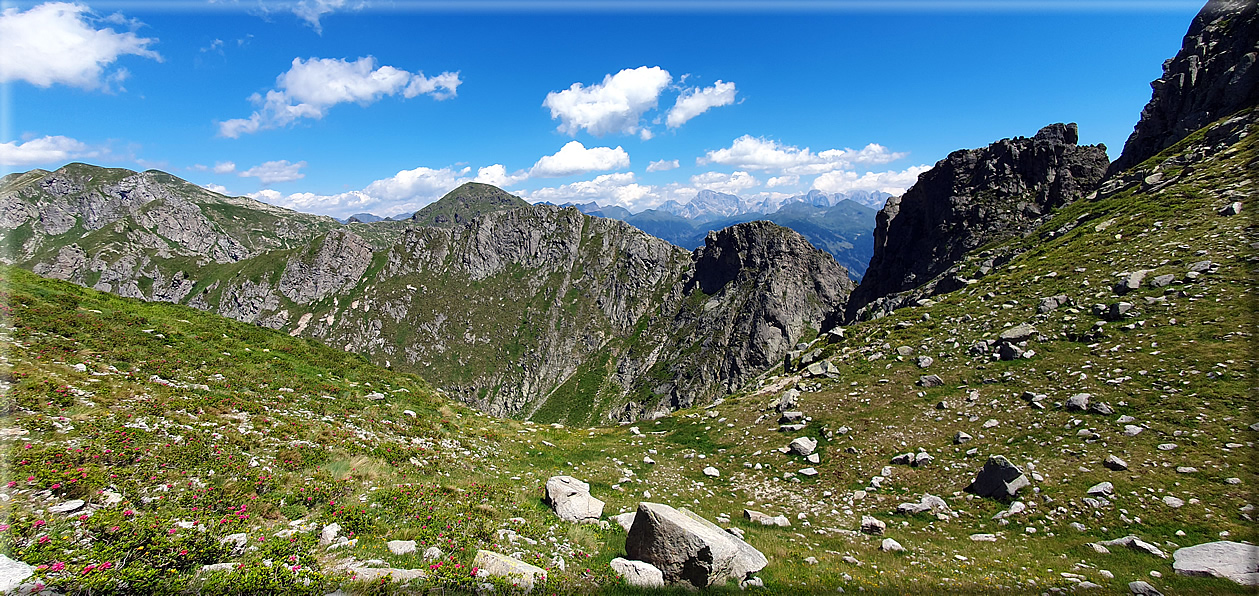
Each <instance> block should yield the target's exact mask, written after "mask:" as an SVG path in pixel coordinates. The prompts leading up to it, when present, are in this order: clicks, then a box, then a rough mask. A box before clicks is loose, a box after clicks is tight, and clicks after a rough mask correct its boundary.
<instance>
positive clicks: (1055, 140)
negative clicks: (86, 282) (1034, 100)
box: [847, 124, 1108, 320]
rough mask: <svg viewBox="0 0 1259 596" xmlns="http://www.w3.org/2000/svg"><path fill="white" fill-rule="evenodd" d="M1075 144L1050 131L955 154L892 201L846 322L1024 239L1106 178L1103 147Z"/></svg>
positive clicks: (1071, 128)
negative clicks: (995, 245)
mask: <svg viewBox="0 0 1259 596" xmlns="http://www.w3.org/2000/svg"><path fill="white" fill-rule="evenodd" d="M1078 139H1079V133H1078V130H1077V128H1076V125H1075V124H1051V125H1049V126H1046V127H1045V128H1042V129H1041V130H1040V132H1037V133H1036V136H1034V137H1032V138H1030V139H1029V138H1024V137H1015V138H1013V139H1003V140H1000V141H997V142H996V143H993V144H991V145H989V146H987V147H983V148H981V149H970V150H960V151H954V152H953V153H950V154H949V156H948V157H947V158H945V159H943V160H940V161H939V162H938V163H936V165H935V167H934V168H932V169H931V170H928V171H927V172H925V173H923V174H922V175H921V176H919V177H918V182H917V183H915V184H914V185H913V186H912V187H911V188H910V189H909V190H907V191H905V194H904V195H902V196H900V197H893V198H891V199H889V200H888V202H887V206H885V207H884V208H883V210H882V211H880V212H879V215H878V218H877V221H876V227H875V230H874V258H872V259H871V260H870V268H869V269H868V270H867V271H866V275H865V277H864V278H863V279H862V281H861V285H860V286H858V287H857V289H856V291H854V292H853V294H852V297H851V299H850V300H849V302H848V306H847V318H848V319H850V320H852V319H855V318H858V310H859V309H861V308H862V307H864V306H866V305H868V304H870V303H871V302H873V301H875V300H878V299H879V298H882V297H884V296H888V295H890V294H894V293H896V292H903V291H906V290H910V289H913V288H916V287H918V286H921V285H923V284H925V283H927V282H928V281H931V280H932V279H933V278H935V277H936V276H938V275H940V274H941V273H943V272H945V271H946V270H947V269H948V268H949V266H950V265H952V264H954V263H956V262H957V261H958V260H960V259H961V258H962V256H963V255H965V254H966V253H967V252H968V251H971V250H973V249H975V248H977V247H979V246H982V245H984V244H987V243H989V242H992V241H994V240H999V239H1003V238H1008V237H1011V236H1013V235H1015V234H1020V233H1023V232H1026V231H1027V230H1029V229H1030V228H1031V227H1032V226H1033V224H1034V222H1036V220H1037V219H1039V218H1040V217H1041V216H1042V215H1044V214H1045V213H1046V212H1047V211H1048V210H1050V209H1053V208H1055V207H1059V206H1061V205H1064V204H1066V203H1069V202H1072V201H1074V200H1076V199H1078V198H1080V197H1081V196H1083V195H1084V194H1085V193H1088V192H1089V191H1091V190H1093V188H1094V187H1095V186H1096V185H1097V183H1098V182H1099V181H1100V180H1101V179H1102V177H1103V175H1104V174H1105V173H1106V166H1107V163H1108V159H1107V157H1106V147H1105V146H1103V145H1088V146H1080V145H1077V144H1076V142H1077V141H1078Z"/></svg>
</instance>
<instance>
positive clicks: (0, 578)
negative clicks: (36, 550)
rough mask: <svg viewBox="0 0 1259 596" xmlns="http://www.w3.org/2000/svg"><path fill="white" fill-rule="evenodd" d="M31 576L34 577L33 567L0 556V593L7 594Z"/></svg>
mask: <svg viewBox="0 0 1259 596" xmlns="http://www.w3.org/2000/svg"><path fill="white" fill-rule="evenodd" d="M32 575H35V568H34V567H31V566H30V565H27V564H26V563H23V562H21V561H14V560H13V559H10V558H8V557H6V556H4V555H0V592H4V593H6V594H7V593H9V592H10V591H12V590H13V589H14V588H16V587H18V586H20V585H22V582H24V581H26V578H28V577H30V576H32Z"/></svg>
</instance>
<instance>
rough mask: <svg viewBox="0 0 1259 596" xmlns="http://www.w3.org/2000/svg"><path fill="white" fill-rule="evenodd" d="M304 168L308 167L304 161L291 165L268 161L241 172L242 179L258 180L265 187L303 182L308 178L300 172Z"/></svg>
mask: <svg viewBox="0 0 1259 596" xmlns="http://www.w3.org/2000/svg"><path fill="white" fill-rule="evenodd" d="M304 167H306V162H304V161H299V162H297V163H289V161H288V160H287V159H281V160H279V161H268V162H265V163H261V164H258V165H256V166H254V167H252V168H249V169H248V170H245V171H243V172H241V173H240V177H241V178H257V179H258V180H260V181H261V182H262V183H263V184H264V185H265V184H273V183H276V182H292V181H293V180H301V179H302V178H305V177H306V174H303V173H301V171H300V170H301V169H302V168H304ZM215 170H216V171H217V170H218V166H215Z"/></svg>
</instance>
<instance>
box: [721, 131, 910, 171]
mask: <svg viewBox="0 0 1259 596" xmlns="http://www.w3.org/2000/svg"><path fill="white" fill-rule="evenodd" d="M905 155H907V154H905V153H893V152H891V151H888V149H887V148H886V147H884V146H882V145H879V144H876V143H870V144H869V145H866V146H865V147H863V148H861V149H860V150H857V149H827V150H825V151H819V152H817V153H814V152H813V151H811V150H809V148H808V147H805V148H803V149H801V148H798V147H794V146H791V145H784V144H782V143H780V142H778V141H774V140H770V139H764V138H758V137H753V136H751V135H743V136H741V137H739V138H737V139H735V140H734V142H733V143H731V144H730V146H729V147H726V148H723V149H716V150H713V151H709V152H707V153H706V154H705V155H704V156H703V157H700V158H698V159H697V160H696V163H698V164H700V165H704V164H714V163H715V164H721V165H726V166H731V167H735V168H742V169H747V170H772V171H777V172H781V173H785V174H820V173H824V172H830V171H833V170H840V169H846V168H850V167H852V166H853V165H854V164H885V163H888V162H891V161H894V160H897V159H900V158H902V157H905Z"/></svg>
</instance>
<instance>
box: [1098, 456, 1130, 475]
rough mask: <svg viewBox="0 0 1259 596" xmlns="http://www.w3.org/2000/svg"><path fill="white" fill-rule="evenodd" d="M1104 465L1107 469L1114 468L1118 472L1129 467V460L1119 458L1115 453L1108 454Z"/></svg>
mask: <svg viewBox="0 0 1259 596" xmlns="http://www.w3.org/2000/svg"><path fill="white" fill-rule="evenodd" d="M1102 465H1103V466H1105V467H1106V468H1107V469H1110V470H1114V471H1116V472H1122V471H1124V470H1127V469H1128V462H1126V461H1124V460H1122V459H1119V458H1118V457H1117V456H1114V455H1107V456H1106V460H1105V461H1103V462H1102Z"/></svg>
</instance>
